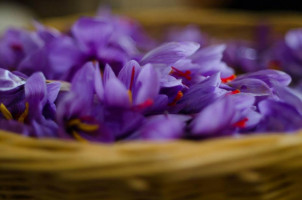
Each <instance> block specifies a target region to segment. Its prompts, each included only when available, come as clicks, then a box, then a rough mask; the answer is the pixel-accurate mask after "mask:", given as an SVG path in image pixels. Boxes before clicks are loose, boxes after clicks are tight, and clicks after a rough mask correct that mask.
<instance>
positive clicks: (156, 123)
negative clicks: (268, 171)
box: [140, 115, 190, 140]
mask: <svg viewBox="0 0 302 200" xmlns="http://www.w3.org/2000/svg"><path fill="white" fill-rule="evenodd" d="M189 119H190V117H189V116H185V115H155V116H152V117H150V118H149V119H147V122H146V123H145V124H144V125H143V127H142V128H141V130H140V134H141V135H142V138H143V139H147V140H171V139H178V138H181V137H183V136H184V128H185V125H186V121H188V120H189Z"/></svg>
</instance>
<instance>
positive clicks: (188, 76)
mask: <svg viewBox="0 0 302 200" xmlns="http://www.w3.org/2000/svg"><path fill="white" fill-rule="evenodd" d="M171 68H172V70H171V72H170V74H175V75H177V76H180V77H184V78H185V79H187V80H189V81H190V80H191V79H192V77H191V71H189V70H187V71H185V72H182V71H180V70H179V69H176V68H175V67H171Z"/></svg>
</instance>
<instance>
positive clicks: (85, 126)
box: [68, 119, 99, 132]
mask: <svg viewBox="0 0 302 200" xmlns="http://www.w3.org/2000/svg"><path fill="white" fill-rule="evenodd" d="M68 126H76V127H77V128H79V129H80V130H82V131H86V132H92V131H96V130H98V129H99V125H97V124H85V123H83V122H81V120H79V119H72V120H70V121H69V122H68Z"/></svg>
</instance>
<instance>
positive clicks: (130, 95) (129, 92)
mask: <svg viewBox="0 0 302 200" xmlns="http://www.w3.org/2000/svg"><path fill="white" fill-rule="evenodd" d="M128 96H129V100H130V103H132V92H131V90H128Z"/></svg>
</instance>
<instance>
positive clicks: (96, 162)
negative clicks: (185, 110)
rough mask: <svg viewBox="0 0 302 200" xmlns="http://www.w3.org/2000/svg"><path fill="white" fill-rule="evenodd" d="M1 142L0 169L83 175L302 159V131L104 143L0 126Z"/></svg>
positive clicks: (180, 171) (201, 170) (198, 173)
mask: <svg viewBox="0 0 302 200" xmlns="http://www.w3.org/2000/svg"><path fill="white" fill-rule="evenodd" d="M0 144H1V146H0V168H1V169H9V170H22V171H24V170H25V171H35V172H38V171H40V172H43V171H52V172H58V174H60V175H61V176H65V178H72V179H81V180H82V179H87V180H91V179H96V178H114V177H119V178H121V177H130V176H153V177H156V176H158V177H161V178H162V177H163V176H167V178H168V179H183V178H190V177H206V176H215V175H225V174H229V173H234V172H238V171H244V170H247V169H250V168H258V167H259V168H261V167H264V166H272V167H271V169H272V170H273V169H274V168H276V169H277V168H278V169H280V168H287V169H288V168H295V167H298V166H300V165H301V164H300V165H299V163H301V161H300V159H296V158H299V156H301V155H300V154H301V152H302V151H301V150H300V149H301V148H302V132H300V133H296V134H291V135H281V134H269V135H267V134H266V135H264V134H263V135H262V134H259V135H251V136H245V137H242V138H233V137H228V138H219V139H213V140H208V141H201V142H193V141H173V142H142V141H137V142H125V143H117V144H113V145H104V144H93V143H87V144H86V143H79V142H72V141H61V140H57V139H43V140H38V139H34V138H27V137H23V136H20V135H17V134H13V133H8V132H4V131H0ZM299 148H300V149H299ZM287 160H291V162H286V161H287ZM293 160H295V161H294V162H293ZM222 166H223V167H222ZM188 169H190V170H188ZM60 172H62V173H60ZM79 172H80V173H79ZM172 174H173V175H172Z"/></svg>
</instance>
